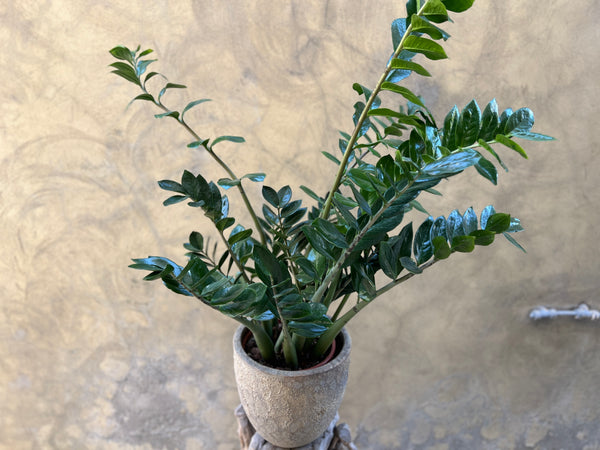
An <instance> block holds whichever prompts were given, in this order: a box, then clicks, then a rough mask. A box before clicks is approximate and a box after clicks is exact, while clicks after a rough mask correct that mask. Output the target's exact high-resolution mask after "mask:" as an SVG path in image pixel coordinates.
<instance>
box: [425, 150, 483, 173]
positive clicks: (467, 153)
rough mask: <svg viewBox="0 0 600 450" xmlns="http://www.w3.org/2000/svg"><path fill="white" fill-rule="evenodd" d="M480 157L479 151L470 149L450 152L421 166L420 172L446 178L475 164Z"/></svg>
mask: <svg viewBox="0 0 600 450" xmlns="http://www.w3.org/2000/svg"><path fill="white" fill-rule="evenodd" d="M480 158H481V156H480V155H479V153H477V152H476V151H475V150H470V149H469V150H464V151H461V152H457V153H452V154H450V155H448V156H444V157H442V158H440V159H438V160H437V161H435V162H433V163H430V164H427V165H426V166H425V167H424V168H423V170H422V173H423V175H425V176H431V177H443V178H446V177H448V176H451V175H455V174H457V173H460V172H462V171H463V170H465V169H466V168H468V167H471V166H473V165H475V164H477V162H478V161H479V159H480Z"/></svg>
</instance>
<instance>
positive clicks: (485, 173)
mask: <svg viewBox="0 0 600 450" xmlns="http://www.w3.org/2000/svg"><path fill="white" fill-rule="evenodd" d="M475 170H477V172H478V173H479V174H480V175H481V176H482V177H484V178H485V179H487V180H490V181H491V182H492V184H493V185H494V186H495V185H497V184H498V172H497V171H496V166H494V164H492V163H491V162H490V161H488V160H487V159H485V158H479V161H478V162H477V164H475Z"/></svg>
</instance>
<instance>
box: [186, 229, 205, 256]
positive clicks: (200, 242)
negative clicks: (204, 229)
mask: <svg viewBox="0 0 600 450" xmlns="http://www.w3.org/2000/svg"><path fill="white" fill-rule="evenodd" d="M189 241H190V244H191V245H192V246H193V247H194V248H195V249H196V250H198V251H202V250H203V249H204V237H203V236H202V234H200V233H198V232H197V231H192V232H191V233H190V238H189Z"/></svg>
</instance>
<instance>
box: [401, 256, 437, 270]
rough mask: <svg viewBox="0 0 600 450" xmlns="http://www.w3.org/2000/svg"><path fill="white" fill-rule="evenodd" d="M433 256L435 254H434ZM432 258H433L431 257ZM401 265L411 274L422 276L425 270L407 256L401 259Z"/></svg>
mask: <svg viewBox="0 0 600 450" xmlns="http://www.w3.org/2000/svg"><path fill="white" fill-rule="evenodd" d="M432 255H433V252H432ZM430 258H431V256H430ZM428 259H429V258H428ZM400 264H402V267H404V268H405V269H406V270H408V271H409V272H411V273H414V274H420V273H422V272H423V269H421V268H419V266H418V264H417V263H415V262H414V261H413V260H412V259H411V258H408V257H406V256H403V257H402V258H400Z"/></svg>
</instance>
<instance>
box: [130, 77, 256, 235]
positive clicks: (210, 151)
mask: <svg viewBox="0 0 600 450" xmlns="http://www.w3.org/2000/svg"><path fill="white" fill-rule="evenodd" d="M142 90H143V91H144V92H145V93H146V94H148V91H147V90H146V89H145V88H144V87H142ZM155 104H156V106H158V107H159V108H160V109H162V110H163V111H165V112H169V111H171V110H170V109H169V108H167V107H166V106H165V105H163V104H162V103H161V102H160V101H158V102H155ZM177 122H179V124H181V125H182V126H183V128H185V129H186V130H187V131H188V133H190V134H191V135H192V136H193V137H194V139H195V140H196V141H201V139H200V136H199V135H198V133H196V132H195V131H194V130H193V129H192V128H191V127H190V126H189V125H188V124H187V123H186V122H185V120H180V119H177ZM202 147H204V149H205V150H206V151H207V152H208V154H209V155H210V156H211V157H212V158H213V159H214V160H215V161H216V162H217V164H219V165H220V166H221V167H222V168H223V170H225V172H227V175H229V177H230V178H231V179H233V180H237V179H238V177H237V176H236V175H235V174H234V173H233V171H232V170H231V169H230V168H229V166H228V165H227V164H225V161H223V160H222V159H221V158H219V156H217V154H216V153H215V152H214V151H213V149H212V147H209V146H208V145H206V143H202ZM237 188H238V190H239V192H240V195H241V196H242V200H243V201H244V205H245V206H246V209H247V210H248V212H249V213H250V217H252V221H253V222H254V226H255V227H256V229H257V230H258V234H259V235H260V242H261V243H262V244H263V245H266V242H267V238H266V236H265V232H264V230H263V228H262V226H261V225H260V222H259V221H258V217H257V215H256V212H255V211H254V208H253V207H252V204H251V203H250V199H249V198H248V195H246V191H245V190H244V187H243V186H242V183H241V182H240V183H239V184H238V185H237Z"/></svg>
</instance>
